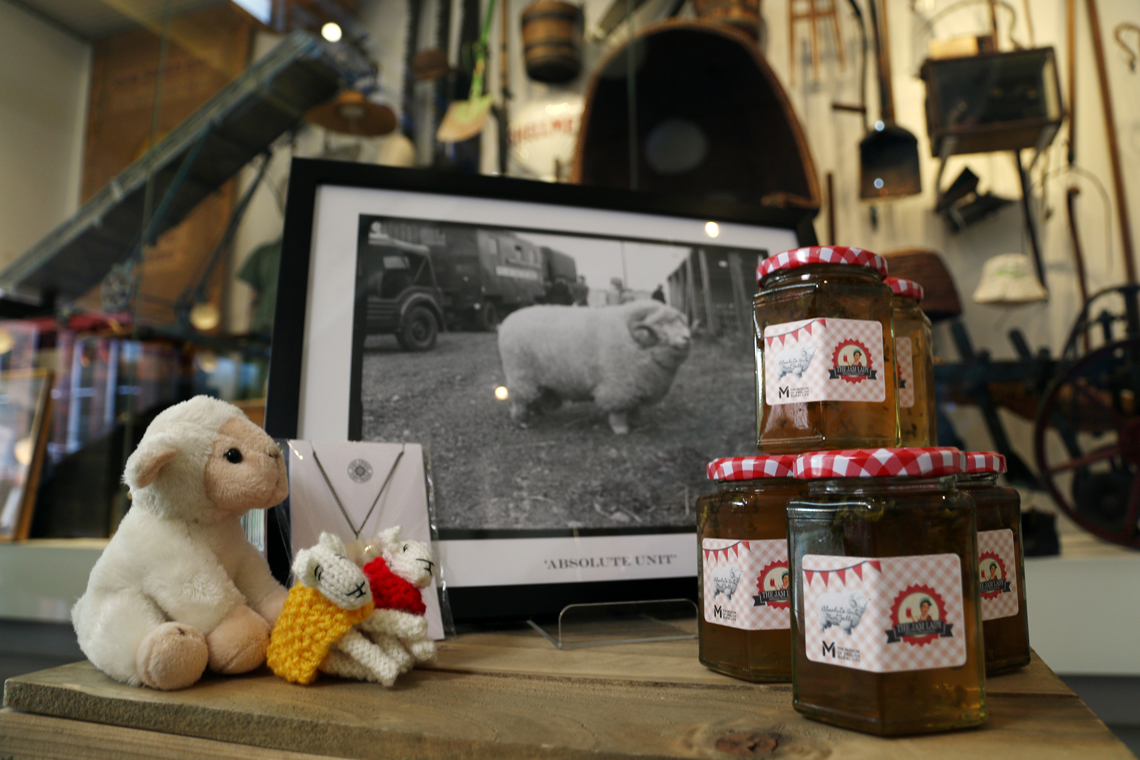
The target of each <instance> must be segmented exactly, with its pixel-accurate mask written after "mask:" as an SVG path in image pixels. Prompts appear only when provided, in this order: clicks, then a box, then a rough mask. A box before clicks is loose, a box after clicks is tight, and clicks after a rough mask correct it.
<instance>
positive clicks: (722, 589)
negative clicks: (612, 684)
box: [697, 455, 806, 681]
mask: <svg viewBox="0 0 1140 760" xmlns="http://www.w3.org/2000/svg"><path fill="white" fill-rule="evenodd" d="M795 460H796V458H795V457H793V456H779V455H777V456H758V457H734V458H726V459H717V460H715V461H713V462H710V463H709V465H708V476H709V478H710V479H711V480H715V481H716V482H717V484H718V488H717V492H716V493H715V494H709V495H706V496H702V497H701V498H700V499H698V500H697V541H698V543H699V546H698V554H697V577H698V578H699V579H700V581H699V585H698V592H697V593H698V598H699V605H698V607H699V618H698V632H699V635H700V660H701V662H702V663H703V664H704V665H705V666H706V667H708V668H711V669H712V670H716V671H718V672H720V673H725V674H727V675H730V676H736V677H737V678H743V679H745V680H748V681H788V680H791V677H792V642H791V635H790V629H791V622H790V621H791V615H790V611H789V608H790V607H791V602H790V599H789V597H788V593H789V584H790V582H791V576H790V573H789V569H788V533H787V519H786V516H785V512H784V510H785V507H787V505H788V502H789V501H791V500H792V499H793V498H794V497H796V496H799V495H801V494H803V493H804V492H805V491H806V487H805V486H804V484H803V483H802V482H801V481H799V480H796V479H795V478H793V477H792V468H793V466H794V465H795Z"/></svg>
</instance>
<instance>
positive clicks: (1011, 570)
mask: <svg viewBox="0 0 1140 760" xmlns="http://www.w3.org/2000/svg"><path fill="white" fill-rule="evenodd" d="M978 578H979V579H980V581H981V592H982V620H995V619H997V618H1003V617H1013V616H1014V615H1016V614H1017V611H1018V604H1017V584H1018V582H1019V581H1020V578H1018V577H1017V553H1016V550H1015V549H1014V545H1013V531H1012V530H1010V529H1009V528H1004V529H1002V530H982V531H978Z"/></svg>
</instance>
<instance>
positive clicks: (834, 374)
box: [827, 339, 878, 383]
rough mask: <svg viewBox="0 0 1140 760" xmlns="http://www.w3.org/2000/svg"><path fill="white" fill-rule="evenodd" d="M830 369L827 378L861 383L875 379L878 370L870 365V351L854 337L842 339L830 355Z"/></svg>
mask: <svg viewBox="0 0 1140 760" xmlns="http://www.w3.org/2000/svg"><path fill="white" fill-rule="evenodd" d="M831 366H832V369H829V370H828V371H827V375H828V377H827V379H828V380H840V379H842V380H844V381H845V382H848V383H861V382H863V381H864V380H866V379H868V378H870V379H871V380H875V379H877V378H876V374H877V372H878V370H876V369H874V368H873V367H872V361H871V352H870V351H869V350H868V349H867V347H866V346H865V345H863V343H861V342H860V341H857V340H855V339H850V340H845V341H842V342H841V343H840V344H839V345H838V346H836V347H835V353H834V354H832V355H831Z"/></svg>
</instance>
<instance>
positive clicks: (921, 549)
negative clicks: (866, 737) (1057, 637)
mask: <svg viewBox="0 0 1140 760" xmlns="http://www.w3.org/2000/svg"><path fill="white" fill-rule="evenodd" d="M757 284H758V286H759V288H758V291H757V293H756V296H755V298H754V301H753V305H754V311H755V323H754V326H755V372H756V375H755V378H756V446H757V448H758V449H759V450H760V452H761V453H762V455H763V456H760V457H745V458H738V459H725V460H717V461H715V462H713V463H711V464H710V465H709V476H710V478H712V479H714V480H717V481H718V483H719V490H718V493H716V494H715V495H711V496H706V497H703V498H702V500H701V501H700V502H699V542H700V555H699V560H698V564H699V567H700V568H701V588H700V593H701V600H702V608H703V609H702V620H701V622H700V624H699V630H700V637H701V643H700V647H701V655H700V656H701V661H702V662H703V663H704V664H705V665H707V666H708V667H710V668H712V669H714V670H718V671H720V672H723V673H728V674H730V675H734V676H737V677H741V678H747V679H750V680H774V679H779V678H786V677H787V672H788V671H787V665H786V663H787V660H786V659H785V657H786V655H785V652H786V649H785V648H786V647H788V648H790V649H791V658H790V660H791V666H792V667H791V670H792V676H793V681H794V687H793V690H794V693H795V707H796V709H797V710H799V711H800V712H802V713H804V714H806V715H808V716H809V717H813V718H816V719H818V720H823V721H826V722H830V723H834V724H837V725H842V726H847V727H851V728H857V729H860V730H863V731H868V732H871V733H879V734H895V733H923V732H928V731H940V730H947V729H951V728H959V727H965V726H973V725H978V724H979V723H981V722H984V721H985V717H986V711H985V686H984V656H983V653H982V652H983V650H982V643H981V623H980V612H979V606H978V605H979V595H978V576H977V574H976V573H975V571H974V568H975V567H977V557H978V549H977V534H976V532H975V527H974V520H975V513H974V506H973V501H972V500H971V499H970V497H969V496H967V495H965V494H964V493H962V492H961V491H958V490H956V489H955V480H954V476H955V475H957V474H959V473H960V472H961V470H962V467H963V455H962V453H961V452H959V451H957V450H956V449H935V448H925V447H929V446H930V444H932V443H933V442H934V441H935V437H936V436H935V423H934V412H933V400H934V399H933V392H932V380H933V373H932V363H933V362H932V358H931V355H930V348H931V341H930V322H929V320H927V319H926V318H925V316H924V315H923V314H922V312H921V311H919V310H918V306H917V305H918V301H919V300H920V299H921V288H920V287H919V286H918V285H917V284H916V283H911V282H909V281H905V280H893V281H892V280H889V279H887V263H886V261H885V260H884V259H883V258H882V257H880V256H878V255H876V254H874V253H871V252H870V251H865V250H862V249H859V248H843V247H811V248H800V249H796V250H792V251H787V252H784V253H781V254H778V255H776V256H773V257H771V258H769V259H767V260H765V261H763V262H762V263H761V264H760V266H759V267H758V269H757ZM915 295H917V298H914V297H913V296H915ZM900 346H901V348H900ZM904 351H905V354H906V357H905V358H906V360H907V361H906V364H905V366H903V365H902V364H901V363H900V362H899V361H898V359H899V357H900V356H902V355H903V353H904ZM900 420H903V421H904V424H906V425H907V431H906V435H905V437H904V436H902V435H901V431H900ZM900 444H901V446H902V447H905V448H900ZM789 461H790V462H791V463H792V464H791V465H789ZM790 469H794V472H793V473H792V474H794V475H795V481H798V482H799V485H798V486H797V485H796V482H794V481H792V480H790V479H789V478H788V472H789V470H790ZM780 518H785V519H786V521H787V522H786V536H787V549H786V551H787V554H786V555H782V554H780V552H779V551H778V550H777V548H776V546H777V544H778V542H779V538H780V536H782V535H785V533H784V532H783V531H781V530H780V528H779V527H778V526H777V525H776V522H778V521H779V520H780ZM761 546H763V550H762V551H761V550H760V547H761ZM761 554H762V555H763V556H761ZM789 560H790V561H789ZM785 573H786V576H785ZM785 577H786V578H787V585H788V588H789V589H790V590H791V592H792V599H791V602H792V610H791V615H790V620H789V623H790V625H791V627H792V628H791V634H792V635H791V636H788V635H787V634H786V633H784V632H783V631H782V629H780V628H777V627H776V625H775V623H774V622H772V623H764V624H761V623H760V621H761V620H763V621H776V619H777V616H776V615H775V614H774V613H775V611H776V610H777V609H779V605H780V604H786V602H787V596H786V594H787V591H786V590H785V586H784V583H785V580H784V579H785ZM761 625H763V627H761Z"/></svg>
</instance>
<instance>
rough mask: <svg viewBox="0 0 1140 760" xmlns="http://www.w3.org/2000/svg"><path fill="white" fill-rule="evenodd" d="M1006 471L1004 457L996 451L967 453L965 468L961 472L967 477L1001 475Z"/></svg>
mask: <svg viewBox="0 0 1140 760" xmlns="http://www.w3.org/2000/svg"><path fill="white" fill-rule="evenodd" d="M1005 471H1006V467H1005V457H1003V456H1002V455H1001V454H999V453H997V452H996V451H967V452H966V467H965V469H963V470H962V472H964V473H966V474H968V475H975V474H982V473H984V474H991V473H992V474H994V475H1001V474H1002V473H1003V472H1005Z"/></svg>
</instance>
